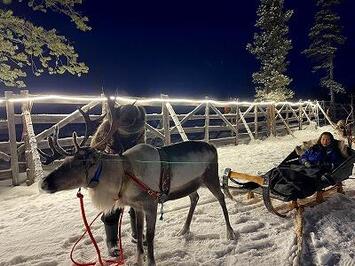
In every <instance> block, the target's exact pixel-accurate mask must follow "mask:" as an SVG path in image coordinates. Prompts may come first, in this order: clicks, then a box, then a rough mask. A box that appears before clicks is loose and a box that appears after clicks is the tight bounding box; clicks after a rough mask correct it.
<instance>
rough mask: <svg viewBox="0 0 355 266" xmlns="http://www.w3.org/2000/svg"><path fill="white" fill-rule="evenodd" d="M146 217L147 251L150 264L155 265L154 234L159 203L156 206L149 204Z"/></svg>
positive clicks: (150, 265)
mask: <svg viewBox="0 0 355 266" xmlns="http://www.w3.org/2000/svg"><path fill="white" fill-rule="evenodd" d="M145 219H146V224H147V232H146V235H147V251H148V265H149V266H155V259H154V235H155V224H156V221H157V204H154V206H149V207H148V208H147V209H146V213H145Z"/></svg>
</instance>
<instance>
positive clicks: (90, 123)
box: [78, 107, 106, 147]
mask: <svg viewBox="0 0 355 266" xmlns="http://www.w3.org/2000/svg"><path fill="white" fill-rule="evenodd" d="M78 111H79V112H80V114H81V115H82V116H83V118H84V121H85V136H84V138H83V140H82V141H81V142H80V145H79V146H80V147H81V146H83V145H84V144H85V142H86V141H87V140H88V139H89V136H90V133H91V132H94V131H95V129H96V128H97V127H98V125H99V124H100V123H101V122H102V120H103V119H104V118H105V116H106V114H103V115H101V116H100V117H99V118H98V119H96V120H91V119H90V116H89V114H88V112H84V111H83V110H82V109H81V108H80V107H79V108H78Z"/></svg>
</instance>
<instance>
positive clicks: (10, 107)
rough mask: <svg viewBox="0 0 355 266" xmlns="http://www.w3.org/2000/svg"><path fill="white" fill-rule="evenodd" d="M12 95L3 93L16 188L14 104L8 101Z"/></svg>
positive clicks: (17, 167)
mask: <svg viewBox="0 0 355 266" xmlns="http://www.w3.org/2000/svg"><path fill="white" fill-rule="evenodd" d="M12 95H13V93H12V91H5V98H6V116H7V128H8V132H9V145H10V154H11V172H12V185H14V186H17V185H19V166H18V154H17V143H16V127H15V109H14V103H13V102H10V101H9V100H10V99H11V98H12Z"/></svg>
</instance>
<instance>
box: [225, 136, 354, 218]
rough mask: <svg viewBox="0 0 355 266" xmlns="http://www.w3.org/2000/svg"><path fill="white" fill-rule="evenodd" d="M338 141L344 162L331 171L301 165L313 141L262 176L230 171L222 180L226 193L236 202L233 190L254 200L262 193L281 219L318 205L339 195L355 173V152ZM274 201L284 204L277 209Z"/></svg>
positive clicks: (227, 171)
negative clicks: (304, 154) (343, 182)
mask: <svg viewBox="0 0 355 266" xmlns="http://www.w3.org/2000/svg"><path fill="white" fill-rule="evenodd" d="M337 142H338V143H337V145H339V147H340V146H341V147H340V148H339V149H340V151H341V153H342V155H343V157H344V159H343V161H342V163H341V164H340V165H339V166H338V167H336V168H335V169H334V170H332V171H331V172H324V170H322V169H320V168H315V167H313V168H306V167H304V166H303V165H302V164H301V163H300V162H299V160H298V159H299V156H300V154H302V153H303V152H304V150H305V149H306V148H307V147H310V146H311V145H312V144H313V143H314V141H309V142H305V143H304V145H303V147H302V146H297V147H296V149H295V150H294V151H293V152H291V153H290V154H289V155H288V156H287V157H286V159H285V160H283V161H282V162H281V163H280V164H279V165H278V166H277V167H275V168H273V169H271V170H269V171H268V172H267V173H265V174H264V175H261V176H254V175H249V174H245V173H239V172H235V171H232V170H231V169H230V168H226V169H225V171H224V175H223V181H222V188H223V191H224V193H225V195H226V196H227V197H229V198H231V199H232V200H234V198H233V196H232V194H231V190H233V191H237V192H248V193H249V194H248V195H249V197H253V195H254V193H257V194H260V195H262V198H263V201H264V204H265V207H266V208H267V210H268V211H270V212H271V213H273V214H276V215H278V216H280V217H286V213H287V212H289V211H291V210H292V209H294V208H299V207H305V206H313V205H316V204H318V203H320V202H322V201H323V200H324V199H325V198H326V197H329V196H330V195H332V194H334V193H335V192H340V193H342V192H343V189H342V181H344V180H346V179H347V178H349V176H350V175H351V174H352V169H353V167H354V163H355V151H354V150H352V149H350V148H349V147H347V146H344V142H341V141H337ZM229 181H230V182H231V184H229ZM272 199H276V200H279V201H282V202H283V204H281V205H280V206H277V207H274V206H273V204H272Z"/></svg>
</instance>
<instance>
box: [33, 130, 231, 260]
mask: <svg viewBox="0 0 355 266" xmlns="http://www.w3.org/2000/svg"><path fill="white" fill-rule="evenodd" d="M76 138H77V137H76V133H75V132H74V133H73V143H74V147H75V149H74V150H73V151H72V152H71V154H68V152H67V151H64V150H63V149H62V148H61V147H60V146H59V144H58V143H57V141H56V139H53V137H51V136H50V137H49V139H48V141H49V144H50V147H51V149H53V150H54V151H55V152H56V153H61V154H65V155H67V156H66V158H65V159H64V162H63V164H62V165H61V166H59V167H58V168H57V169H55V170H54V171H53V172H52V173H50V174H48V175H47V176H46V177H45V178H44V179H43V180H42V181H41V184H40V186H41V189H42V190H44V191H46V192H48V193H55V192H58V191H62V190H70V189H75V188H79V187H85V188H88V189H89V194H90V196H91V199H92V201H93V203H94V205H95V206H96V207H97V208H98V209H99V210H101V211H103V212H109V211H111V210H112V209H113V208H120V207H123V206H131V207H133V208H134V210H135V211H136V216H137V231H138V241H137V264H138V265H142V264H143V242H142V241H143V240H142V235H143V219H144V215H145V219H146V224H147V229H146V241H147V252H148V265H155V259H154V248H153V240H154V235H155V224H156V218H157V206H158V203H163V202H164V201H167V200H174V199H179V198H182V197H185V196H189V197H190V201H191V205H190V209H189V212H188V215H187V219H186V221H185V224H184V226H183V228H182V230H181V231H180V232H179V234H180V235H185V234H187V233H188V232H189V231H190V224H191V220H192V216H193V213H194V210H195V207H196V205H197V202H198V199H199V195H198V193H197V189H198V188H199V187H201V186H206V187H207V188H208V189H209V190H210V191H211V192H212V194H213V195H214V196H215V197H216V198H217V200H218V201H219V204H220V205H221V207H222V210H223V215H224V219H225V222H226V227H227V238H228V239H236V234H235V232H234V231H233V229H232V227H231V224H230V221H229V216H228V211H227V208H226V204H225V200H224V194H223V193H222V191H221V189H220V183H219V177H218V162H217V151H216V149H215V147H214V146H212V145H210V144H208V143H206V142H199V141H186V142H181V143H178V144H173V145H169V146H164V147H162V148H156V147H153V146H151V145H149V144H138V145H136V146H134V147H133V148H131V149H128V150H127V151H126V152H124V153H123V154H122V155H117V154H107V153H104V152H102V151H98V150H96V149H94V148H92V147H81V146H79V145H78V143H77V140H76ZM162 158H163V159H164V160H163V161H162ZM99 170H100V171H101V175H100V178H99V180H97V178H96V180H95V181H96V182H98V183H97V184H96V185H95V186H91V183H92V179H93V177H95V176H96V177H97V172H98V171H99ZM162 172H165V173H166V172H168V176H169V191H168V192H167V193H163V191H162V190H161V184H160V183H161V182H162V181H161V176H162V175H163V174H162ZM165 192H166V191H165Z"/></svg>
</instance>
